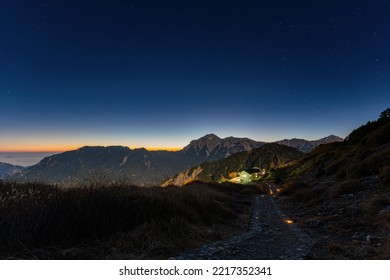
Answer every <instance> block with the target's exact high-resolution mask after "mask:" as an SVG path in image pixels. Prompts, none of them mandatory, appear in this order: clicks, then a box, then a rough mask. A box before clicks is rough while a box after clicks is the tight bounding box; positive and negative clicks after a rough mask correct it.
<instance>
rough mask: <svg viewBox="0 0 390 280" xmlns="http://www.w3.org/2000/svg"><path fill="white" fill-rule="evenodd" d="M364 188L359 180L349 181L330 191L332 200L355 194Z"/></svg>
mask: <svg viewBox="0 0 390 280" xmlns="http://www.w3.org/2000/svg"><path fill="white" fill-rule="evenodd" d="M362 188H363V186H362V184H361V183H360V182H359V181H358V180H349V181H344V182H341V183H339V184H338V185H336V186H334V187H332V189H331V190H330V191H329V197H330V198H336V197H338V196H340V195H343V194H353V193H355V192H357V191H359V190H361V189H362Z"/></svg>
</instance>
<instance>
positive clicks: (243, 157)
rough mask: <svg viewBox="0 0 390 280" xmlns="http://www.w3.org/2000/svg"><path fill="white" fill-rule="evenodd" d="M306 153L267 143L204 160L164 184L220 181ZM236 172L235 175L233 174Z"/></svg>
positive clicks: (297, 157) (177, 184) (269, 167)
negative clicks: (225, 155)
mask: <svg viewBox="0 0 390 280" xmlns="http://www.w3.org/2000/svg"><path fill="white" fill-rule="evenodd" d="M303 156H304V153H303V152H301V151H298V150H297V149H295V148H292V147H288V146H285V145H280V144H277V143H271V144H265V145H263V146H262V147H260V148H256V149H253V150H250V151H246V152H239V153H235V154H233V155H231V156H229V157H227V158H224V159H220V160H217V161H209V162H204V163H202V164H201V165H199V166H196V167H193V168H191V169H189V170H186V171H183V172H181V173H179V174H177V175H176V176H174V177H173V178H171V179H169V180H167V181H166V182H164V183H163V186H168V185H176V186H183V185H185V184H187V183H189V182H191V181H194V180H200V181H205V182H218V181H225V180H228V179H231V178H232V177H236V175H237V172H238V171H239V170H240V169H244V168H249V167H255V166H256V167H259V168H260V169H265V170H267V171H269V170H271V169H274V168H277V167H279V166H284V165H285V164H286V163H289V162H292V161H294V160H298V159H300V158H302V157H303ZM232 174H234V175H232Z"/></svg>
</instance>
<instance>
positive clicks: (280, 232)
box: [172, 185, 313, 260]
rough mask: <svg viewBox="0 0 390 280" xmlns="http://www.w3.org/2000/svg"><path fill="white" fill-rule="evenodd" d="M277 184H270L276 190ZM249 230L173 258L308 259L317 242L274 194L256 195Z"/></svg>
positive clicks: (270, 187) (269, 187)
mask: <svg viewBox="0 0 390 280" xmlns="http://www.w3.org/2000/svg"><path fill="white" fill-rule="evenodd" d="M273 189H274V186H272V185H269V186H268V190H267V191H268V192H269V193H272V192H271V191H270V190H273ZM253 205H254V211H253V215H252V218H251V225H250V229H249V231H248V232H247V233H245V234H243V235H239V236H235V237H233V238H230V239H228V240H222V241H218V242H215V243H212V244H209V245H206V246H203V247H201V248H198V249H195V250H193V251H190V252H187V253H184V254H183V255H180V256H177V257H175V258H172V259H177V260H187V259H191V260H273V259H274V260H277V259H293V260H297V259H304V258H305V256H306V255H307V254H308V253H309V251H310V249H311V247H312V245H313V241H312V240H311V238H310V237H309V236H308V235H307V234H306V233H304V232H303V231H302V230H301V229H300V228H299V227H298V226H297V225H295V224H294V223H293V222H292V221H291V220H290V219H289V218H288V217H287V216H286V215H285V214H284V213H283V212H282V211H281V210H280V209H279V208H278V207H277V205H276V204H275V201H274V199H273V197H272V195H270V194H267V195H264V196H256V197H254V202H253Z"/></svg>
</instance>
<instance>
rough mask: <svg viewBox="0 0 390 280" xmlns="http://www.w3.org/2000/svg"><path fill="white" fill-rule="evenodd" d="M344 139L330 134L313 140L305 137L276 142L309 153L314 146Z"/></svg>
mask: <svg viewBox="0 0 390 280" xmlns="http://www.w3.org/2000/svg"><path fill="white" fill-rule="evenodd" d="M343 140H344V139H343V138H341V137H338V136H335V135H330V136H328V137H325V138H321V139H319V140H314V141H308V140H305V139H297V138H294V139H284V140H281V141H277V142H276V143H278V144H281V145H286V146H289V147H293V148H295V149H298V150H300V151H301V152H304V153H309V152H311V151H312V150H314V149H315V148H316V147H318V146H319V145H322V144H329V143H333V142H341V141H343Z"/></svg>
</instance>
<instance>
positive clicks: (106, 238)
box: [0, 182, 258, 259]
mask: <svg viewBox="0 0 390 280" xmlns="http://www.w3.org/2000/svg"><path fill="white" fill-rule="evenodd" d="M257 193H258V191H257V190H256V189H253V188H250V187H238V186H234V185H226V184H225V185H212V184H203V183H193V184H191V185H189V186H187V187H184V188H176V187H170V188H160V187H156V188H140V187H134V186H112V187H110V188H106V187H94V188H92V187H84V188H81V187H79V188H69V189H64V188H56V187H53V186H47V185H39V184H35V185H34V184H10V183H4V182H3V183H1V182H0V201H1V203H0V259H9V258H12V259H13V258H17V259H160V258H161V259H164V258H169V257H172V256H175V255H178V254H179V253H181V252H183V251H186V250H190V249H193V248H196V247H198V246H200V245H203V244H206V243H210V242H212V241H215V240H218V239H221V238H226V237H229V236H231V235H235V234H239V233H241V232H245V231H247V229H248V223H249V220H250V215H251V211H252V207H251V203H250V201H251V196H252V195H254V194H257Z"/></svg>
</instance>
